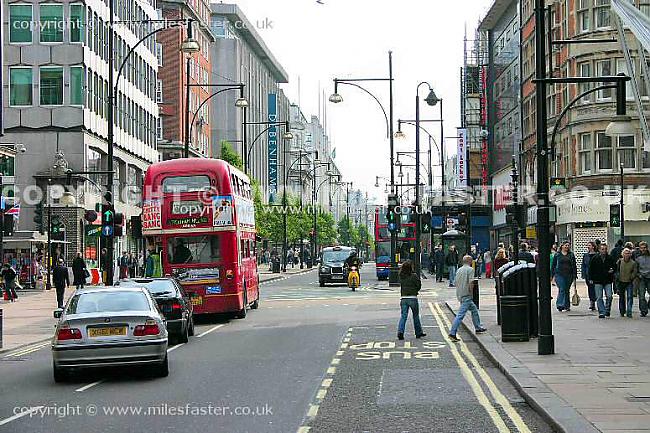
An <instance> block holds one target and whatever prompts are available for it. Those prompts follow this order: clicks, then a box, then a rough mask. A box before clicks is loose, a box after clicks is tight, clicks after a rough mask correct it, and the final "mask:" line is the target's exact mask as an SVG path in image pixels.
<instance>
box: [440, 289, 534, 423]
mask: <svg viewBox="0 0 650 433" xmlns="http://www.w3.org/2000/svg"><path fill="white" fill-rule="evenodd" d="M428 306H429V310H431V314H432V315H433V317H434V319H435V320H436V322H437V323H438V329H439V330H440V332H441V333H442V336H443V338H444V339H445V341H446V342H447V344H448V345H449V348H450V350H451V353H452V355H453V356H454V358H455V359H456V363H457V364H458V366H459V367H460V370H461V373H462V375H463V377H464V378H465V380H466V381H467V383H468V384H469V386H470V388H471V389H472V392H474V395H475V396H476V398H477V400H478V402H479V403H480V404H481V406H483V407H484V408H485V410H486V411H487V413H488V415H489V416H490V418H491V419H492V422H493V423H494V425H495V426H496V427H497V429H498V430H499V433H511V430H510V428H509V427H508V426H507V425H506V423H505V421H504V420H503V418H502V417H501V415H500V414H499V412H498V411H497V409H496V408H495V406H494V404H493V403H492V401H490V399H489V398H488V397H487V395H486V394H485V391H483V388H482V387H481V385H480V383H479V381H478V379H477V378H476V375H478V377H479V378H480V379H481V380H482V381H483V383H484V384H485V387H486V388H487V389H488V391H489V392H490V395H492V398H493V400H494V401H495V402H496V404H498V405H499V406H500V407H501V409H502V410H503V412H504V413H505V414H506V415H507V417H508V418H510V420H511V421H512V424H513V425H514V426H515V428H516V429H517V430H516V431H517V432H519V433H531V432H530V429H529V428H528V426H527V425H526V423H525V422H524V420H523V419H522V418H521V416H520V415H519V413H518V412H517V411H516V410H515V409H514V408H513V407H512V405H511V404H510V402H509V401H508V399H507V398H506V397H505V396H504V395H503V393H501V391H500V390H499V388H498V387H497V386H496V384H495V383H494V381H493V380H492V378H491V377H490V376H489V375H488V374H487V372H486V371H485V369H484V368H483V367H482V366H481V364H479V362H478V360H477V359H476V357H475V356H474V355H473V354H472V352H471V351H470V350H469V348H468V347H467V345H466V344H465V342H464V341H462V340H461V341H460V342H458V343H454V342H452V341H451V339H450V338H449V335H448V334H449V329H450V328H451V323H450V322H449V319H448V318H447V316H446V315H445V313H444V312H443V311H442V308H441V307H440V305H439V304H435V305H434V304H433V303H432V302H429V303H428ZM457 345H458V347H457ZM458 348H460V351H459V350H458ZM461 352H462V355H464V356H465V358H467V360H468V361H469V362H470V363H471V365H472V369H470V367H469V365H468V364H467V361H465V358H463V356H462V355H461ZM475 373H476V375H475Z"/></svg>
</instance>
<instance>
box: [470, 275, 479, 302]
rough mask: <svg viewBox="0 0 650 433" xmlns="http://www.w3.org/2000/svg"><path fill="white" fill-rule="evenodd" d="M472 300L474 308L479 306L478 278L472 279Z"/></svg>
mask: <svg viewBox="0 0 650 433" xmlns="http://www.w3.org/2000/svg"><path fill="white" fill-rule="evenodd" d="M471 284H472V300H473V301H474V305H476V308H479V297H480V293H479V284H478V280H472V283H471Z"/></svg>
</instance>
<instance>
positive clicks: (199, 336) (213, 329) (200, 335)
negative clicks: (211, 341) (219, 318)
mask: <svg viewBox="0 0 650 433" xmlns="http://www.w3.org/2000/svg"><path fill="white" fill-rule="evenodd" d="M223 326H224V325H223V324H221V325H217V326H213V327H212V328H210V329H208V330H207V331H205V332H202V333H200V334H199V335H197V336H196V338H201V337H203V336H205V335H208V334H209V333H210V332H213V331H216V330H217V329H219V328H221V327H223Z"/></svg>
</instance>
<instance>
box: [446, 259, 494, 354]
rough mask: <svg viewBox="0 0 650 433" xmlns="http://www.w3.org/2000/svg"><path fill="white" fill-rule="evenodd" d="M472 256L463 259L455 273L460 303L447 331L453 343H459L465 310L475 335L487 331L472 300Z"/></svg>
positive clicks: (457, 295)
mask: <svg viewBox="0 0 650 433" xmlns="http://www.w3.org/2000/svg"><path fill="white" fill-rule="evenodd" d="M472 262H473V259H472V256H465V257H463V266H462V267H461V268H460V269H459V270H458V272H457V273H456V297H457V298H458V301H459V302H460V308H459V309H458V314H456V318H455V319H454V323H453V324H452V325H451V329H450V330H449V338H450V339H451V341H453V342H457V341H460V340H459V339H458V337H456V333H457V332H458V328H459V327H460V324H461V323H462V321H463V319H464V318H465V314H467V310H469V311H470V312H471V313H472V322H473V323H474V328H475V329H476V333H477V334H480V333H482V332H485V331H487V329H485V328H484V327H483V326H482V325H481V318H480V317H479V314H478V308H476V304H474V301H473V299H472V281H474V269H473V268H472Z"/></svg>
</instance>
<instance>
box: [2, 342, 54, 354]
mask: <svg viewBox="0 0 650 433" xmlns="http://www.w3.org/2000/svg"><path fill="white" fill-rule="evenodd" d="M49 344H50V341H49V340H48V341H45V342H43V343H38V344H35V345H33V346H28V347H23V348H22V349H18V350H16V351H15V352H12V353H9V354H7V355H5V356H4V357H5V358H10V357H14V356H22V355H27V354H28V353H32V352H36V351H37V350H40V349H42V348H44V347H45V346H48V345H49Z"/></svg>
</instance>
